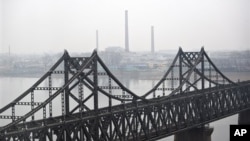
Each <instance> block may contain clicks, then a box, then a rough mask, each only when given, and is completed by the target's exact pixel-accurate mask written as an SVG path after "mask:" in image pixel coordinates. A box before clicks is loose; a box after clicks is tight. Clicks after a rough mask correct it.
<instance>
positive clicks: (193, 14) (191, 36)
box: [0, 0, 250, 53]
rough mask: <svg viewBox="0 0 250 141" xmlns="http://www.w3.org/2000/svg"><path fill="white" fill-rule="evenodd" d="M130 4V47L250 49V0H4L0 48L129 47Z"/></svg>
mask: <svg viewBox="0 0 250 141" xmlns="http://www.w3.org/2000/svg"><path fill="white" fill-rule="evenodd" d="M125 10H128V19H129V45H130V51H143V50H144V51H150V28H151V26H152V25H153V26H154V29H155V31H154V33H155V50H156V51H159V50H168V49H171V50H173V49H178V47H179V46H181V47H182V48H183V49H184V50H200V47H201V46H205V49H206V50H218V49H219V50H245V49H250V1H249V0H0V33H1V35H0V43H1V44H0V47H1V48H0V53H2V52H8V46H10V47H11V52H12V53H38V52H41V53H49V52H63V50H64V49H67V50H68V51H69V52H76V51H79V52H84V51H88V52H91V51H92V50H93V49H94V48H95V33H96V30H98V31H99V48H100V50H104V49H105V48H106V47H108V46H120V47H123V48H124V44H125V43H124V38H125V35H124V29H125V25H124V21H125V17H124V15H125Z"/></svg>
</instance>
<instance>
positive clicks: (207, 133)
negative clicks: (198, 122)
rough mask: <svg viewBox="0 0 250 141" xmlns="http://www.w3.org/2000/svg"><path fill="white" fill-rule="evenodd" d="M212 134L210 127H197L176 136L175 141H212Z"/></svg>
mask: <svg viewBox="0 0 250 141" xmlns="http://www.w3.org/2000/svg"><path fill="white" fill-rule="evenodd" d="M212 132H213V128H211V127H209V126H202V127H195V128H192V129H189V130H186V131H182V132H180V133H177V134H175V136H174V141H211V135H212Z"/></svg>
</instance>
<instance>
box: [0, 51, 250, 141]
mask: <svg viewBox="0 0 250 141" xmlns="http://www.w3.org/2000/svg"><path fill="white" fill-rule="evenodd" d="M124 77H126V76H124ZM41 94H43V95H46V97H45V98H43V97H41V96H39V95H41ZM249 108H250V81H244V82H233V81H231V80H230V79H228V78H227V77H226V76H225V75H223V73H222V72H220V71H219V69H218V68H217V67H216V66H215V64H214V63H213V62H212V60H211V59H210V58H209V56H208V55H207V54H206V52H205V51H204V48H202V49H201V51H200V52H184V51H182V49H181V48H180V49H179V51H178V53H177V55H176V57H175V58H174V59H173V62H172V64H171V65H170V67H169V69H168V70H167V71H166V73H165V74H164V75H163V77H162V78H161V79H160V80H159V82H158V83H157V84H156V85H155V86H154V87H153V88H152V89H151V90H149V91H148V92H147V93H145V94H141V95H139V94H136V93H134V92H132V91H131V90H129V89H128V88H127V87H125V86H124V85H123V84H122V83H121V82H120V81H119V80H118V79H117V78H116V77H115V76H114V75H113V74H112V72H111V71H110V70H109V69H108V67H107V66H106V65H105V64H104V62H103V61H102V59H101V58H100V57H99V56H98V53H97V52H96V51H94V52H93V53H92V55H91V56H89V57H71V56H70V55H69V54H68V53H67V51H65V52H64V54H63V55H62V57H61V58H60V59H59V60H58V61H57V62H56V63H55V64H54V65H53V66H52V67H51V69H50V70H49V71H48V72H47V73H46V74H44V75H43V76H42V77H41V78H40V79H39V80H38V81H37V82H36V83H35V84H34V85H32V86H31V87H30V88H29V89H28V90H26V91H25V92H24V93H22V94H20V95H19V96H18V97H17V98H16V99H15V100H13V101H12V102H11V103H9V104H7V105H6V106H5V107H3V108H1V109H0V121H1V122H0V123H5V124H4V125H1V127H0V140H6V141H16V140H21V141H36V140H40V141H54V140H58V141H84V140H87V141H97V140H98V141H99V140H100V141H117V140H120V141H130V140H131V141H135V140H136V141H139V140H156V139H161V138H164V137H167V136H170V135H173V134H176V135H177V137H176V139H175V140H176V141H179V140H181V139H178V134H179V135H180V134H181V133H183V131H187V130H192V129H194V128H197V127H198V128H203V127H205V125H207V124H208V123H210V122H213V121H216V120H219V119H223V118H225V117H228V116H231V115H234V114H238V113H244V114H242V115H241V116H240V117H241V119H243V120H242V121H241V122H244V123H250V121H247V120H244V119H247V118H246V117H250V114H249V112H248V110H249ZM2 121H4V122H2ZM244 123H243V124H244Z"/></svg>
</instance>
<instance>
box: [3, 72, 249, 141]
mask: <svg viewBox="0 0 250 141" xmlns="http://www.w3.org/2000/svg"><path fill="white" fill-rule="evenodd" d="M224 74H225V75H226V76H228V77H229V78H230V79H231V80H233V81H238V79H240V81H244V80H250V72H236V73H235V72H234V73H229V72H228V73H224ZM37 80H38V78H31V77H3V76H2V77H0V107H3V106H5V105H6V104H8V103H10V102H11V101H12V100H14V99H15V98H16V97H17V96H19V95H20V94H21V93H23V92H24V91H25V90H27V89H28V88H29V87H30V86H32V85H33V84H34V83H35V82H36V81H37ZM119 80H120V81H121V82H122V83H123V84H124V85H125V86H127V87H128V88H129V89H131V90H132V91H133V92H135V93H136V94H138V95H143V94H145V93H146V92H147V91H148V90H150V89H151V88H152V87H153V86H154V85H155V84H156V83H157V80H152V79H151V80H147V79H145V78H144V79H143V80H140V79H139V78H138V79H135V78H134V77H126V78H119ZM103 83H104V82H103ZM237 118H238V116H237V115H234V116H231V117H228V118H225V119H223V120H219V121H216V122H213V123H211V124H210V126H212V127H214V132H213V134H212V140H213V141H228V140H229V125H230V124H237V120H238V119H237ZM0 124H2V123H0ZM160 141H173V136H170V137H167V138H165V139H161V140H160Z"/></svg>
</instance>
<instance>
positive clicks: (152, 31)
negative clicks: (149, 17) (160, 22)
mask: <svg viewBox="0 0 250 141" xmlns="http://www.w3.org/2000/svg"><path fill="white" fill-rule="evenodd" d="M154 52H155V42H154V26H151V53H154Z"/></svg>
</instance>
